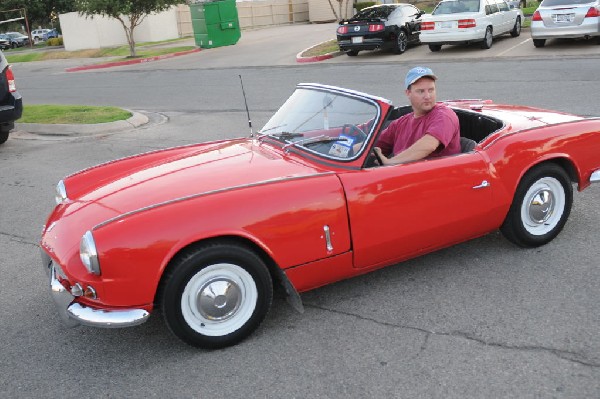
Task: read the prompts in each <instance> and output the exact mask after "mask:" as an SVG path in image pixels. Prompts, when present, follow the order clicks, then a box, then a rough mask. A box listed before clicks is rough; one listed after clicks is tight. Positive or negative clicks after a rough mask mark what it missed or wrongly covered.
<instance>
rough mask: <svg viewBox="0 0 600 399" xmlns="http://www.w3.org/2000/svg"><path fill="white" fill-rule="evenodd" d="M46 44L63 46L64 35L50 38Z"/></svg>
mask: <svg viewBox="0 0 600 399" xmlns="http://www.w3.org/2000/svg"><path fill="white" fill-rule="evenodd" d="M46 45H48V46H62V45H63V39H62V37H53V38H52V39H48V41H46Z"/></svg>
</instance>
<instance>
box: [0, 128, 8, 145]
mask: <svg viewBox="0 0 600 399" xmlns="http://www.w3.org/2000/svg"><path fill="white" fill-rule="evenodd" d="M8 132H9V131H8V130H0V144H4V143H6V140H8Z"/></svg>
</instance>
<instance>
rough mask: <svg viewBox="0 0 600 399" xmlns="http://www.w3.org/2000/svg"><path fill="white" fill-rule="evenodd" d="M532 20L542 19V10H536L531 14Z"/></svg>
mask: <svg viewBox="0 0 600 399" xmlns="http://www.w3.org/2000/svg"><path fill="white" fill-rule="evenodd" d="M531 20H532V21H541V20H542V16H541V15H540V12H539V11H536V12H534V13H533V15H532V16H531Z"/></svg>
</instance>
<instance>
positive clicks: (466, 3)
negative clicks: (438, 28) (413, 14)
mask: <svg viewBox="0 0 600 399" xmlns="http://www.w3.org/2000/svg"><path fill="white" fill-rule="evenodd" d="M478 11H479V0H458V1H443V2H441V3H439V4H438V5H437V7H436V8H435V10H433V12H432V13H431V14H432V15H444V14H457V13H461V12H478Z"/></svg>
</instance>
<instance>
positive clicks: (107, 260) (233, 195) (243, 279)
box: [41, 84, 600, 348]
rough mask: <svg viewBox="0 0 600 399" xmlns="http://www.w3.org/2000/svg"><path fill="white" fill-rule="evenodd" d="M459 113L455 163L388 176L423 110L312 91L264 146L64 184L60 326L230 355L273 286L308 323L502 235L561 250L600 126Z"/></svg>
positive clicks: (502, 110)
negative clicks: (359, 285)
mask: <svg viewBox="0 0 600 399" xmlns="http://www.w3.org/2000/svg"><path fill="white" fill-rule="evenodd" d="M447 104H448V105H449V106H450V107H451V108H452V109H453V110H454V111H455V112H456V114H457V115H458V118H459V121H460V130H461V135H462V139H461V141H463V142H464V146H463V148H464V150H463V151H464V152H463V153H460V154H456V155H452V156H448V157H442V158H435V159H427V160H421V161H416V162H412V163H406V164H400V165H394V166H377V163H376V162H375V160H374V159H375V156H374V155H373V147H374V144H375V142H376V139H377V136H378V135H379V134H380V133H381V131H382V130H383V129H384V127H385V126H386V125H387V124H388V123H389V122H391V121H392V120H394V119H397V118H399V117H400V116H402V115H405V114H407V113H408V112H410V111H411V107H410V106H404V107H398V108H395V107H393V106H392V104H391V102H390V101H388V100H386V99H383V98H380V97H376V96H372V95H368V94H364V93H360V92H356V91H352V90H346V89H342V88H337V87H332V86H324V85H319V84H300V85H298V87H297V89H296V91H295V92H294V93H293V94H292V96H291V97H290V98H289V99H288V100H287V101H286V102H285V104H283V106H282V107H281V108H280V109H279V110H278V111H277V112H276V113H275V115H274V116H273V117H272V118H271V119H270V120H269V121H268V122H267V124H266V125H265V126H264V127H263V129H262V130H261V131H260V135H258V136H256V137H250V138H239V139H233V140H221V141H216V142H209V143H202V144H195V145H188V146H183V147H176V148H170V149H165V150H159V151H153V152H149V153H145V154H141V155H136V156H132V157H129V158H124V159H121V160H116V161H112V162H109V163H106V164H103V165H100V166H96V167H92V168H89V169H86V170H84V171H81V172H77V173H75V174H73V175H71V176H68V177H66V178H64V179H63V180H61V181H60V182H59V183H58V185H57V187H56V203H57V205H56V207H55V208H54V210H53V211H52V213H51V214H50V216H49V217H48V219H47V221H46V223H45V226H44V228H43V232H42V237H41V248H42V250H43V253H42V257H43V267H44V269H45V270H46V272H47V273H48V275H49V279H50V288H51V293H52V296H53V297H54V301H55V303H56V305H57V307H58V312H59V315H60V317H61V318H62V319H63V320H64V321H65V322H66V323H68V324H69V325H72V326H75V325H77V324H85V325H89V326H96V327H125V326H132V325H137V324H140V323H143V322H144V321H146V320H147V319H148V317H149V315H150V313H151V312H153V311H157V309H160V310H161V313H162V315H163V316H164V319H165V321H166V323H167V325H168V326H169V328H170V330H171V331H172V332H173V333H174V334H175V335H176V336H178V337H179V338H181V339H182V340H183V341H185V342H187V343H189V344H191V345H194V346H200V347H208V348H216V347H223V346H227V345H232V344H235V343H237V342H239V341H240V340H242V339H243V338H244V337H246V336H248V335H249V334H250V333H251V332H252V331H253V330H255V329H256V328H257V327H258V325H259V324H260V323H261V321H262V320H263V319H264V317H265V315H266V314H267V312H268V310H269V308H270V306H271V302H272V295H273V284H281V285H282V286H283V288H284V290H285V292H286V293H287V294H288V296H289V298H290V303H291V304H292V305H293V307H294V308H296V309H297V310H302V300H301V298H300V295H299V293H301V292H304V291H308V290H311V289H313V288H317V287H320V286H323V285H325V284H330V283H333V282H335V281H338V280H342V279H345V278H350V277H353V276H357V275H360V274H363V273H365V272H367V271H372V270H375V269H379V268H381V267H384V266H387V265H391V264H395V263H398V262H400V261H403V260H406V259H409V258H413V257H416V256H419V255H422V254H425V253H428V252H431V251H434V250H437V249H440V248H444V247H447V246H450V245H453V244H456V243H459V242H462V241H466V240H469V239H472V238H475V237H479V236H482V235H484V234H487V233H489V232H493V231H495V230H497V229H500V231H501V232H502V233H503V234H504V236H506V238H507V239H508V240H510V241H512V242H513V243H515V244H517V245H519V246H523V247H538V246H541V245H544V244H546V243H548V242H550V241H551V240H552V239H554V238H555V237H556V236H557V235H558V234H559V232H560V231H561V230H562V228H563V226H564V225H565V223H566V222H567V219H568V217H569V213H570V210H571V205H572V201H573V187H572V184H577V185H578V188H579V190H583V189H585V188H586V187H588V186H589V185H590V184H592V183H597V182H600V158H599V157H598V155H597V154H599V153H600V119H599V118H585V117H580V116H576V115H571V114H567V113H562V112H553V111H547V110H543V109H538V108H532V107H524V106H511V105H497V104H494V103H492V102H491V101H487V100H486V101H481V100H463V101H452V102H448V103H447ZM599 222H600V221H599ZM399 227H401V228H399ZM382 306H385V304H382Z"/></svg>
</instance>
